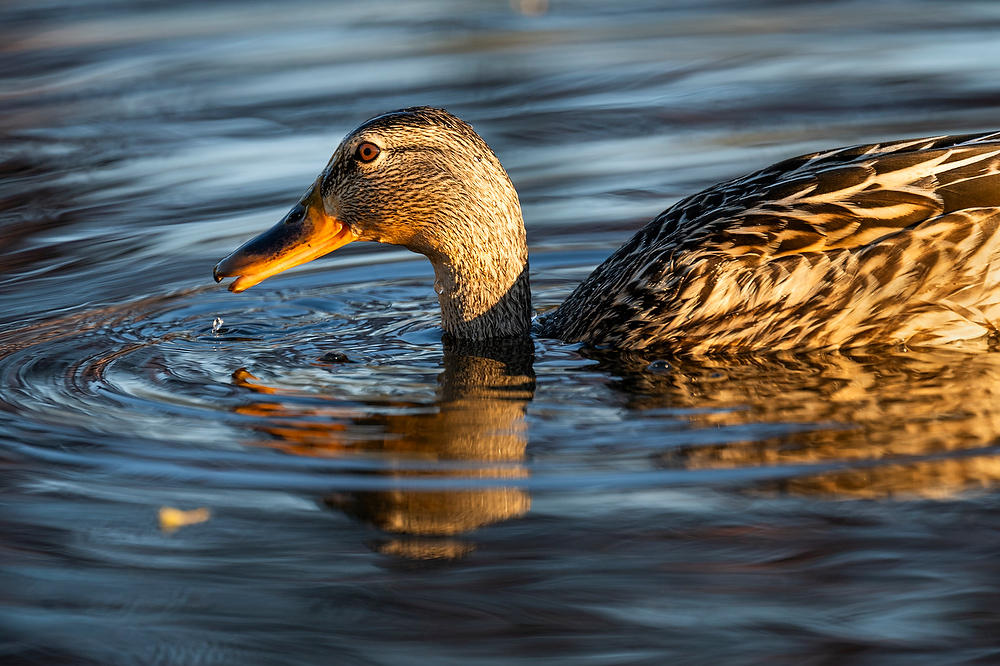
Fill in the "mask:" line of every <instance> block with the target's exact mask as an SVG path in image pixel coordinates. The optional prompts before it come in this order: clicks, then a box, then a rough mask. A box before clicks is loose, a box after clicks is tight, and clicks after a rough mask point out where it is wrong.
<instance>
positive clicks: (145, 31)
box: [0, 0, 1000, 664]
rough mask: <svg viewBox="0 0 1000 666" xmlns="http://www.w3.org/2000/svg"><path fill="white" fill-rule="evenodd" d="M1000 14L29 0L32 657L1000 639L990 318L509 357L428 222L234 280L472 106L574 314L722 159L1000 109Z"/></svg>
mask: <svg viewBox="0 0 1000 666" xmlns="http://www.w3.org/2000/svg"><path fill="white" fill-rule="evenodd" d="M664 4H666V5H667V6H663V5H664ZM998 28H1000V5H995V4H994V3H988V2H952V3H948V4H947V5H946V6H945V5H943V4H940V3H932V2H887V3H861V2H837V1H831V2H827V3H823V4H821V5H820V4H815V5H804V4H803V5H800V4H795V3H784V2H767V1H763V0H761V1H757V2H739V3H737V2H724V1H721V0H718V1H714V2H697V3H695V2H690V3H683V2H678V3H655V2H633V3H627V4H624V5H618V4H614V3H600V2H573V3H562V2H556V1H555V0H552V1H551V2H544V1H543V0H515V1H513V2H506V1H505V2H466V1H458V0H456V1H453V2H429V1H418V2H398V1H394V0H386V1H385V2H378V3H346V2H344V3H320V2H289V3H283V4H282V5H281V7H280V8H276V6H275V5H273V4H271V3H242V2H171V3H166V2H163V3H158V2H148V3H141V4H139V3H124V2H112V1H107V2H97V1H94V2H70V1H67V0H52V1H51V2H50V1H42V2H39V1H37V0H33V1H31V2H29V1H27V0H25V1H17V0H14V1H12V2H7V3H5V4H4V6H3V7H2V8H0V64H2V66H0V137H2V139H0V174H2V178H0V493H2V494H0V662H3V663H11V664H137V663H139V664H248V663H249V664H305V663H318V664H320V663H322V664H326V663H336V664H371V663H378V664H409V663H441V664H489V663H497V664H508V663H518V662H525V663H538V664H543V663H545V664H548V663H552V664H555V663H594V664H662V663H684V664H688V663H690V664H701V663H706V664H708V663H727V664H730V663H732V664H744V663H746V664H750V663H768V664H774V663H778V664H781V663H787V664H805V663H809V664H826V663H831V664H833V663H837V664H840V663H857V664H895V663H899V664H923V663H926V664H941V663H993V662H995V661H1000V640H998V639H997V636H998V635H1000V614H998V613H997V612H996V610H995V608H994V607H995V605H996V604H995V600H996V597H997V594H998V592H1000V588H998V582H997V581H998V580H1000V564H998V562H1000V519H998V518H997V516H998V515H1000V514H998V511H997V509H1000V494H998V493H997V491H996V489H997V487H998V486H997V481H998V480H1000V457H998V455H1000V450H998V448H997V438H998V434H1000V356H998V355H997V354H996V353H995V352H993V351H991V350H974V351H970V350H961V349H948V350H936V351H932V350H898V351H879V352H874V351H857V352H851V353H838V354H808V355H793V354H786V355H782V356H777V357H774V356H772V357H766V358H755V357H740V358H730V359H715V360H702V361H692V360H683V359H678V358H668V357H662V358H661V357H647V356H643V355H641V354H640V355H635V354H624V355H623V354H613V353H607V354H596V353H593V352H585V351H584V350H580V349H579V348H578V347H577V346H575V345H565V344H562V343H559V342H556V341H552V340H536V341H535V342H534V345H533V347H532V346H531V345H528V346H527V348H521V349H516V350H513V353H512V354H509V355H505V356H504V357H503V358H496V357H491V356H490V355H489V354H479V353H473V352H469V351H468V350H456V349H451V348H447V347H446V346H445V345H443V344H442V341H441V334H440V329H439V327H438V310H437V298H436V295H435V294H434V292H433V289H432V285H433V273H432V271H431V268H430V265H429V263H428V262H427V261H426V260H425V259H424V258H422V257H419V256H417V255H413V254H410V253H408V252H406V251H404V250H401V249H400V248H395V247H390V246H378V245H372V244H355V245H352V246H350V247H347V248H344V249H343V250H339V251H337V252H336V253H335V254H333V255H331V256H329V257H327V258H324V259H321V260H318V261H316V262H314V263H312V264H309V265H307V266H304V267H302V268H299V269H295V270H293V271H290V272H289V273H287V274H283V275H281V276H278V277H275V278H272V279H269V280H268V281H266V282H264V283H262V284H261V285H259V286H257V287H254V288H253V289H251V290H250V291H247V292H246V293H243V294H239V295H236V294H231V293H229V292H227V291H225V289H224V288H223V287H220V286H218V285H216V284H215V283H214V282H213V281H212V280H211V269H212V266H213V264H214V263H215V262H216V261H217V260H218V259H219V258H221V257H222V256H224V255H225V254H227V253H228V252H229V251H231V250H232V249H233V248H235V247H236V246H237V245H238V244H240V243H241V242H242V241H243V240H245V239H247V238H248V237H250V236H251V235H253V234H254V233H256V232H258V231H260V230H262V229H264V228H267V227H269V226H270V225H271V224H272V223H274V222H275V221H276V220H278V219H280V217H281V216H282V215H283V214H284V213H285V212H286V211H287V210H288V208H289V207H290V206H291V205H292V204H293V203H294V202H295V201H296V199H297V197H298V196H299V195H300V194H301V192H302V191H303V190H304V189H305V188H306V186H307V185H308V184H309V183H310V182H312V180H313V178H314V177H315V175H316V174H317V173H318V172H319V170H320V169H321V168H322V167H323V165H324V164H325V163H326V161H327V159H328V157H329V154H330V152H331V151H332V149H333V148H334V147H335V146H336V144H337V143H338V141H339V140H340V138H341V137H342V136H343V135H344V134H345V133H346V132H348V131H349V130H350V129H352V128H353V127H354V126H355V125H357V124H358V123H360V122H361V121H363V120H365V119H366V118H368V117H369V116H371V115H374V114H376V113H379V112H383V111H386V110H390V109H394V108H398V107H402V106H412V105H417V104H431V105H437V106H444V107H447V108H448V109H449V110H451V111H452V112H454V113H456V114H458V115H459V116H461V117H463V118H464V119H466V120H468V121H470V122H472V123H473V124H474V125H475V127H476V128H477V130H478V131H479V132H480V133H481V134H482V135H483V136H484V138H486V140H487V141H488V142H489V143H490V145H491V146H492V147H493V148H494V150H495V151H496V152H497V154H498V155H499V156H500V158H501V160H502V161H503V163H504V165H505V166H506V167H507V169H508V171H509V172H510V175H511V178H512V180H513V182H514V184H515V185H516V187H517V188H518V191H519V193H520V197H521V202H522V205H523V209H524V213H525V219H526V225H527V229H528V239H529V243H530V245H531V253H532V258H531V268H532V275H531V278H532V286H533V289H534V304H535V307H536V309H537V310H539V311H544V310H546V309H549V308H551V307H554V306H555V305H556V304H558V303H559V302H560V301H561V300H562V299H563V298H564V297H565V296H566V295H568V293H569V292H570V291H571V290H572V288H573V286H574V285H575V284H577V283H578V282H579V281H580V280H581V279H583V277H584V276H586V275H587V273H588V272H589V271H590V270H591V269H592V268H593V267H594V266H595V265H596V264H597V263H599V262H600V261H601V260H602V259H603V258H604V257H606V256H607V255H608V254H610V253H611V252H612V251H613V250H614V249H615V248H616V247H617V246H618V245H619V244H620V243H622V242H623V241H624V240H625V239H627V238H628V236H629V235H630V234H631V233H632V232H633V231H634V230H635V229H637V228H638V227H639V226H641V225H642V224H643V223H644V222H645V221H646V220H648V219H649V218H651V217H652V216H653V215H655V214H657V213H658V212H660V211H661V210H663V209H664V208H666V207H667V206H668V205H669V204H671V203H673V202H674V201H676V200H677V199H679V198H680V197H682V196H684V195H686V194H689V193H692V192H694V191H697V190H698V189H700V188H702V187H705V186H708V185H710V184H713V183H715V182H718V181H721V180H724V179H726V178H730V177H733V176H737V175H740V174H742V173H746V172H748V171H750V170H753V169H755V168H759V167H762V166H765V165H767V164H769V163H771V162H774V161H776V160H778V159H781V158H784V157H789V156H792V155H795V154H800V153H804V152H808V151H811V150H819V149H822V148H830V147H835V146H840V145H848V144H853V143H860V142H865V141H874V140H880V139H891V138H902V137H906V136H919V135H929V134H940V133H951V132H969V131H975V130H982V129H989V128H996V127H998V126H1000V123H998V120H997V119H998V118H1000V113H998V111H1000V83H998V82H997V78H996V75H995V74H996V67H995V63H996V62H998V61H1000V40H997V39H996V35H997V34H998V33H997V30H998ZM217 318H221V320H222V323H221V324H220V325H218V326H215V327H214V328H213V322H215V320H216V319H217ZM163 507H173V508H177V509H180V510H185V511H191V510H195V509H199V508H205V509H207V510H208V513H207V515H206V516H203V518H207V519H203V520H201V521H200V522H196V523H194V524H190V525H188V526H184V527H179V528H177V529H173V530H171V529H168V527H169V526H167V525H161V523H160V521H159V518H158V516H159V512H160V510H161V508H163Z"/></svg>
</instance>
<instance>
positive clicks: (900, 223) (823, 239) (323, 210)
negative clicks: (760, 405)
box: [213, 107, 1000, 353]
mask: <svg viewBox="0 0 1000 666" xmlns="http://www.w3.org/2000/svg"><path fill="white" fill-rule="evenodd" d="M998 231H1000V132H998V131H993V132H985V133H978V134H961V135H943V136H934V137H925V138H919V139H907V140H901V141H891V142H886V143H874V144H867V145H859V146H852V147H847V148H838V149H834V150H827V151H821V152H814V153H810V154H807V155H802V156H799V157H794V158H791V159H786V160H784V161H782V162H779V163H777V164H774V165H772V166H769V167H766V168H763V169H760V170H758V171H755V172H753V173H750V174H748V175H745V176H742V177H739V178H735V179H732V180H729V181H726V182H723V183H720V184H718V185H715V186H712V187H709V188H708V189H706V190H704V191H702V192H699V193H696V194H693V195H691V196H688V197H686V198H684V199H682V200H680V201H679V202H677V203H676V204H674V205H673V206H671V207H669V208H667V209H666V210H665V211H663V212H662V213H660V214H659V215H657V216H656V217H654V218H653V219H652V220H651V221H650V222H649V223H648V224H646V225H645V226H644V227H643V228H641V229H640V230H639V231H638V232H637V233H636V234H635V235H634V236H632V238H631V239H630V240H628V241H627V242H626V243H625V244H624V245H622V246H621V247H620V248H619V249H618V250H617V251H615V252H614V253H613V254H612V255H611V256H610V257H609V258H608V259H607V260H605V261H604V262H603V263H601V264H600V265H599V266H598V267H597V268H596V269H595V270H594V271H593V272H592V273H591V274H590V276H589V277H587V278H586V279H585V280H584V281H583V282H582V283H581V284H580V285H579V286H577V287H576V289H575V290H574V291H573V292H572V293H571V294H570V296H569V297H568V298H567V299H566V300H565V301H564V302H563V303H562V305H560V306H558V307H557V308H556V309H555V310H554V311H551V312H548V313H546V314H544V315H543V316H541V317H540V318H538V319H537V320H534V312H533V310H532V305H531V290H530V285H529V270H528V265H529V264H528V249H527V243H526V238H525V226H524V220H523V217H522V214H521V206H520V203H519V200H518V196H517V191H516V190H515V188H514V185H513V184H512V183H511V180H510V178H509V176H508V174H507V172H506V170H505V169H504V168H503V166H502V165H501V163H500V160H499V159H498V158H497V156H496V154H495V153H494V152H493V150H491V148H490V147H489V146H488V145H487V143H486V142H485V141H484V140H483V139H482V137H480V136H479V134H477V133H476V131H475V130H474V129H473V128H472V126H471V125H469V124H468V123H466V122H464V121H462V120H460V119H459V118H458V117H456V116H454V115H452V114H451V113H449V112H447V111H445V110H443V109H439V108H433V107H411V108H405V109H400V110H396V111H391V112H389V113H384V114H381V115H378V116H375V117H373V118H371V119H369V120H367V121H365V122H364V123H362V124H361V125H360V126H359V127H357V129H355V130H353V131H352V132H350V133H349V134H348V135H347V136H346V137H345V138H344V139H343V141H342V142H341V143H340V145H339V146H338V147H337V148H336V150H335V151H334V153H333V156H332V157H331V158H330V161H329V163H328V164H327V165H326V168H324V169H323V170H322V172H321V173H320V174H319V176H318V177H317V178H316V180H315V182H313V183H312V185H311V186H310V187H309V189H308V190H307V191H306V193H305V194H304V195H303V196H302V197H301V198H300V200H299V201H298V203H297V204H296V205H295V206H294V207H292V209H291V210H290V211H289V212H288V214H287V215H286V216H285V217H284V218H283V219H282V220H281V221H279V222H278V223H277V224H276V225H275V226H274V227H272V228H271V229H269V230H267V231H265V232H263V233H261V234H260V235H258V236H256V237H254V238H251V239H250V240H249V241H247V242H246V243H244V244H243V245H242V246H240V247H239V248H237V249H236V250H235V251H234V252H232V253H231V254H229V255H228V256H227V257H225V258H224V259H222V260H221V261H220V262H219V263H218V264H217V265H216V266H215V268H214V271H213V275H214V278H215V280H216V282H219V281H221V280H222V279H224V278H230V277H231V278H235V280H234V281H233V282H232V283H231V284H230V285H229V289H230V291H233V292H242V291H244V290H246V289H248V288H250V287H252V286H253V285H255V284H258V283H260V282H261V281H263V280H265V279H266V278H268V277H270V276H273V275H275V274H277V273H280V272H281V271H284V270H286V269H288V268H291V267H293V266H297V265H300V264H302V263H305V262H307V261H310V260H312V259H315V258H317V257H320V256H322V255H325V254H327V253H329V252H332V251H334V250H336V249H338V248H340V247H343V246H344V245H347V244H348V243H352V242H355V241H375V242H379V243H389V244H394V245H401V246H403V247H405V248H408V249H409V250H412V251H413V252H417V253H420V254H423V255H424V256H426V257H427V258H428V259H429V260H430V262H431V264H432V266H433V268H434V279H435V282H434V289H435V291H436V292H437V294H438V301H439V304H440V309H441V325H442V329H443V331H444V333H445V335H446V336H449V337H450V338H452V339H455V340H465V341H488V340H494V339H503V338H512V337H522V336H529V335H531V334H532V333H534V334H536V335H538V336H541V337H546V338H557V339H560V340H563V341H565V342H569V343H582V344H583V345H585V346H591V347H595V348H601V349H620V350H629V351H640V350H646V349H655V348H668V349H670V350H674V351H677V352H691V353H729V352H735V353H741V352H762V351H783V350H806V349H839V348H849V347H862V346H871V345H893V346H896V345H901V346H903V347H917V346H939V345H949V344H952V343H959V342H962V341H967V340H975V339H980V338H986V339H990V338H992V337H994V336H996V335H997V334H998V332H1000V329H998V326H1000V233H998Z"/></svg>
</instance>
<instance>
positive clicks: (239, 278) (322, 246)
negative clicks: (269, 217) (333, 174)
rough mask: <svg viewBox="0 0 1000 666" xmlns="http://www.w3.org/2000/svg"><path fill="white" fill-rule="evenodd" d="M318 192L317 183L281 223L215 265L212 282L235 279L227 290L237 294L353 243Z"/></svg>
mask: <svg viewBox="0 0 1000 666" xmlns="http://www.w3.org/2000/svg"><path fill="white" fill-rule="evenodd" d="M319 190H320V186H319V182H318V181H317V182H316V184H315V185H313V186H312V188H310V190H309V191H308V192H307V193H306V195H305V196H304V197H302V200H301V201H299V203H298V204H296V205H295V207H294V208H292V210H290V211H288V214H287V215H285V217H284V218H283V219H282V220H281V221H280V222H278V223H277V224H276V225H274V226H273V227H271V228H270V229H268V230H267V231H265V232H264V233H262V234H260V235H259V236H256V237H255V238H251V239H250V240H249V241H247V242H246V243H244V244H243V245H241V246H240V247H239V248H237V249H236V251H235V252H233V253H232V254H230V255H229V256H228V257H226V258H225V259H223V260H222V261H220V262H219V263H217V264H216V265H215V270H214V271H213V273H212V274H213V276H214V277H215V281H216V282H221V281H222V279H223V278H227V277H235V278H236V280H234V281H233V283H232V284H230V285H229V291H233V292H237V293H238V292H241V291H244V290H246V289H249V288H250V287H252V286H254V285H255V284H257V283H258V282H263V281H264V280H266V279H267V278H269V277H271V276H272V275H277V274H278V273H280V272H281V271H284V270H287V269H289V268H292V267H293V266H298V265H299V264H304V263H306V262H307V261H312V260H313V259H316V258H317V257H322V256H323V255H324V254H329V253H330V252H333V251H334V250H336V249H337V248H339V247H343V246H344V245H347V244H348V243H350V242H351V241H353V240H354V239H355V236H354V234H353V233H352V232H351V229H350V227H348V226H347V225H345V224H342V223H341V222H340V220H338V219H337V218H335V217H333V216H331V215H327V213H326V211H325V210H324V209H323V201H322V200H321V198H320V193H319Z"/></svg>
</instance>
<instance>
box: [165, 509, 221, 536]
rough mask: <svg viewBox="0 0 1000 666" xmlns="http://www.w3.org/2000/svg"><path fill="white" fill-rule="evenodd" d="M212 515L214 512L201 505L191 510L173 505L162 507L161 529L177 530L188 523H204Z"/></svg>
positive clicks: (166, 530) (167, 530)
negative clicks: (184, 509)
mask: <svg viewBox="0 0 1000 666" xmlns="http://www.w3.org/2000/svg"><path fill="white" fill-rule="evenodd" d="M211 517H212V512H211V511H209V510H208V509H206V508H205V507H201V508H200V509H192V510H191V511H182V510H181V509H175V508H174V507H172V506H161V507H160V529H161V530H163V531H164V532H168V533H169V532H175V531H177V530H178V529H180V528H181V527H185V526H186V525H196V524H198V523H203V522H205V521H206V520H208V519H209V518H211Z"/></svg>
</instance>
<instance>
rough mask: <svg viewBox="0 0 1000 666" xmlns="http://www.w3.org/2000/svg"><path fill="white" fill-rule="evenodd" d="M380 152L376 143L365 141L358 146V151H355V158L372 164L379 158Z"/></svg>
mask: <svg viewBox="0 0 1000 666" xmlns="http://www.w3.org/2000/svg"><path fill="white" fill-rule="evenodd" d="M380 152H382V149H381V148H379V147H378V146H376V145H375V144H374V143H371V142H369V141H365V142H364V143H362V144H360V145H359V146H358V148H357V150H355V151H354V157H356V158H357V159H358V161H359V162H371V161H372V160H374V159H375V158H376V157H378V155H379V153H380Z"/></svg>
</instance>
